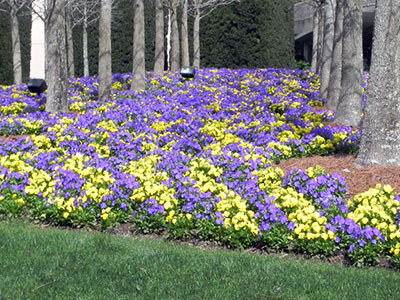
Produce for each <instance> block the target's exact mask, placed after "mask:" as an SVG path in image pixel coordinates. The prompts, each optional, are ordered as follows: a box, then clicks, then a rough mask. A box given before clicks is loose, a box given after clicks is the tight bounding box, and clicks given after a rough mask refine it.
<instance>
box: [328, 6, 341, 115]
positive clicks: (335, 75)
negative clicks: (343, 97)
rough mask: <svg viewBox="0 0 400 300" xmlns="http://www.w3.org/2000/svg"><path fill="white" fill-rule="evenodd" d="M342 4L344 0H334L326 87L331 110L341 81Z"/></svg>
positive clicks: (338, 94)
mask: <svg viewBox="0 0 400 300" xmlns="http://www.w3.org/2000/svg"><path fill="white" fill-rule="evenodd" d="M343 2H344V0H336V13H335V35H334V42H333V50H332V63H331V74H330V77H329V85H328V99H327V106H328V107H329V109H331V110H336V108H337V106H338V103H339V97H340V91H341V79H342V40H343Z"/></svg>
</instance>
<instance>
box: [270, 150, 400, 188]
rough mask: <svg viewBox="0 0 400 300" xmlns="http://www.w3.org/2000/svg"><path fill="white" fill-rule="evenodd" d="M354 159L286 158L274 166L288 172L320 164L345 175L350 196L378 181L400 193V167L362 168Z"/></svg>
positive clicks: (331, 172)
mask: <svg viewBox="0 0 400 300" xmlns="http://www.w3.org/2000/svg"><path fill="white" fill-rule="evenodd" d="M354 160H355V157H354V156H353V155H329V156H312V157H306V158H294V159H289V160H285V161H282V162H280V163H278V164H275V165H274V166H276V167H279V168H281V169H282V170H283V171H284V172H285V173H286V172H287V171H289V170H293V169H295V168H299V169H307V168H309V167H315V166H317V165H319V166H321V167H323V168H324V169H325V171H326V172H327V173H328V174H333V173H335V172H336V173H338V174H339V175H341V176H342V177H344V179H345V180H346V183H347V188H348V190H349V195H350V196H353V195H355V194H358V193H362V192H365V191H367V190H368V189H370V188H373V187H375V185H376V184H377V183H381V184H390V185H391V186H392V187H393V188H394V189H395V190H396V192H398V193H400V167H397V166H386V167H368V168H360V167H358V166H356V165H355V163H354Z"/></svg>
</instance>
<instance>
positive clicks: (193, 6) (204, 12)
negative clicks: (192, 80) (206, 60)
mask: <svg viewBox="0 0 400 300" xmlns="http://www.w3.org/2000/svg"><path fill="white" fill-rule="evenodd" d="M233 2H240V0H193V1H191V3H190V5H189V14H191V15H192V16H193V17H194V23H193V66H194V67H195V68H200V21H201V19H203V18H204V17H206V16H208V15H209V14H210V13H211V12H212V11H213V10H214V9H216V8H217V7H218V6H220V5H226V4H230V3H233Z"/></svg>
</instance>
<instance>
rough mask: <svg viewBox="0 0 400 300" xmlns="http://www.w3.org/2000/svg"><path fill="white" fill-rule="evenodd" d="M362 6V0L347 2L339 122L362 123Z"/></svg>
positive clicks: (350, 124) (337, 120) (349, 0)
mask: <svg viewBox="0 0 400 300" xmlns="http://www.w3.org/2000/svg"><path fill="white" fill-rule="evenodd" d="M362 7H363V0H348V1H345V2H344V22H343V50H342V51H343V52H342V58H343V60H342V80H341V89H340V99H339V104H338V107H337V111H336V122H338V123H341V124H343V125H348V126H359V125H360V121H361V103H362V93H363V91H362V73H363V55H362Z"/></svg>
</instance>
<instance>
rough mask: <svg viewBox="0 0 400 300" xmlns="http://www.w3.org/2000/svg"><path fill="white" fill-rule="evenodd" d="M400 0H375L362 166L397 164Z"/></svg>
mask: <svg viewBox="0 0 400 300" xmlns="http://www.w3.org/2000/svg"><path fill="white" fill-rule="evenodd" d="M399 28H400V1H398V0H378V1H377V7H376V11H375V28H374V39H373V44H372V58H371V68H370V78H369V80H368V90H367V98H366V104H365V110H364V114H365V115H364V119H363V122H362V130H361V131H362V135H361V143H360V150H359V153H358V155H357V159H356V163H357V164H359V165H361V166H374V165H400V135H399V132H400V117H399V116H400V52H399V49H400V39H399Z"/></svg>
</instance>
